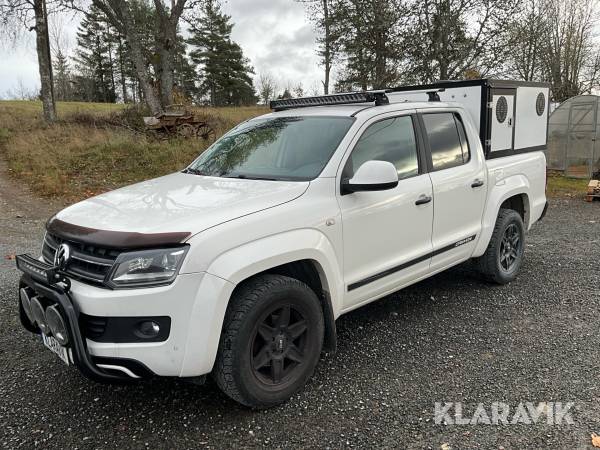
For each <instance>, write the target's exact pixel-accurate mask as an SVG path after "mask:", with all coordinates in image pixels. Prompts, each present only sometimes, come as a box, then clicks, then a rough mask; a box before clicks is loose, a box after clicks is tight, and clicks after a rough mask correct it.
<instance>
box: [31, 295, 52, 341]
mask: <svg viewBox="0 0 600 450" xmlns="http://www.w3.org/2000/svg"><path fill="white" fill-rule="evenodd" d="M31 312H32V314H33V317H34V318H35V321H36V322H37V326H38V327H39V328H40V330H41V331H42V333H44V334H45V335H46V336H49V335H50V328H49V327H48V323H47V322H46V313H45V312H44V307H43V306H42V304H41V303H40V300H39V299H38V298H37V297H34V298H32V299H31Z"/></svg>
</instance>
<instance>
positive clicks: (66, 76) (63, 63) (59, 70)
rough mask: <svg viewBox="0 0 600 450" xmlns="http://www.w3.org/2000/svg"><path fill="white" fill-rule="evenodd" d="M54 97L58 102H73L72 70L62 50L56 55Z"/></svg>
mask: <svg viewBox="0 0 600 450" xmlns="http://www.w3.org/2000/svg"><path fill="white" fill-rule="evenodd" d="M53 69H54V97H55V99H56V100H57V101H63V102H64V101H69V100H72V94H71V91H72V89H71V81H72V79H71V68H70V67H69V60H68V58H67V56H66V55H65V54H64V53H63V51H62V50H60V49H59V50H58V51H57V52H56V54H55V55H54V64H53Z"/></svg>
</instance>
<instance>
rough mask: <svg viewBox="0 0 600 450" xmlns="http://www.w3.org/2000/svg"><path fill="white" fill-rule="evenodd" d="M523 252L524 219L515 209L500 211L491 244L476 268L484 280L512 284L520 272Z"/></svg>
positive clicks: (476, 261) (477, 261)
mask: <svg viewBox="0 0 600 450" xmlns="http://www.w3.org/2000/svg"><path fill="white" fill-rule="evenodd" d="M515 239H517V240H515ZM524 251H525V226H524V225H523V219H522V218H521V215H520V214H519V213H518V212H516V211H515V210H512V209H501V210H500V212H499V213H498V218H497V219H496V225H495V226H494V231H493V233H492V237H491V239H490V243H489V244H488V247H487V249H486V251H485V253H484V254H483V256H481V257H479V258H477V259H475V264H476V266H477V268H478V270H479V272H480V273H481V275H482V276H483V278H484V279H485V280H487V281H490V282H493V283H497V284H506V283H510V282H511V281H512V280H514V279H515V278H516V277H517V274H518V273H519V270H520V269H521V266H522V264H523V253H524ZM509 254H510V256H507V255H509Z"/></svg>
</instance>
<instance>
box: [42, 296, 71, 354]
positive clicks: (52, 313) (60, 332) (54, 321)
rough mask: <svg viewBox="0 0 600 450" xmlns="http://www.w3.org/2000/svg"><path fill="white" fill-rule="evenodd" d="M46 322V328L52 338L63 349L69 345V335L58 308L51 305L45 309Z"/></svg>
mask: <svg viewBox="0 0 600 450" xmlns="http://www.w3.org/2000/svg"><path fill="white" fill-rule="evenodd" d="M46 321H47V323H48V328H50V331H51V332H52V336H54V338H55V339H56V340H57V341H58V343H59V344H60V345H62V346H63V347H64V346H65V345H67V344H68V343H69V333H68V331H67V325H66V324H65V321H64V319H63V318H62V315H61V314H60V311H59V310H58V306H56V305H52V306H50V307H49V308H47V309H46Z"/></svg>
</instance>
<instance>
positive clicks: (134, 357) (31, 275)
mask: <svg viewBox="0 0 600 450" xmlns="http://www.w3.org/2000/svg"><path fill="white" fill-rule="evenodd" d="M24 262H27V263H28V264H27V265H31V264H36V265H38V266H40V267H41V268H42V269H43V268H49V265H47V264H46V263H43V262H40V261H38V260H36V259H33V258H31V257H30V256H26V255H19V256H17V265H18V267H19V268H20V269H21V270H22V271H23V272H24V274H23V276H22V278H21V283H22V285H23V286H27V287H29V288H30V289H32V290H33V291H35V293H36V294H37V295H39V296H41V297H44V298H46V299H48V300H49V301H50V302H53V303H57V304H58V305H59V307H60V309H61V313H62V314H63V317H64V318H65V319H66V322H68V331H69V335H70V337H71V339H70V340H71V344H70V346H71V348H72V356H73V363H74V364H75V365H76V366H77V367H78V368H79V369H80V370H81V372H82V373H83V374H84V375H86V376H88V377H90V378H93V379H95V380H100V381H113V380H122V379H130V378H145V377H148V376H152V375H159V376H176V377H197V376H201V375H204V374H206V373H208V372H210V371H211V370H212V366H213V364H214V360H215V356H216V351H217V347H218V340H219V336H220V330H221V325H222V320H223V316H224V313H225V307H226V305H227V300H228V298H229V295H230V294H231V291H232V290H233V287H234V286H233V285H232V284H231V283H229V282H227V281H225V280H223V279H221V278H218V277H215V276H212V275H209V274H206V273H194V274H180V275H179V276H178V277H177V279H176V280H175V281H174V282H173V283H172V284H171V285H169V286H160V287H154V288H143V289H127V290H125V289H123V290H110V289H103V288H99V287H95V286H91V285H88V284H83V283H80V282H77V281H74V280H71V281H70V289H65V286H64V285H63V284H52V283H49V282H48V281H47V280H46V278H45V276H43V275H41V274H40V273H37V272H36V271H32V270H27V265H25V264H23V263H24ZM20 309H21V308H20ZM87 316H98V317H108V318H122V317H137V316H143V317H147V316H150V317H166V316H168V317H169V318H170V322H171V323H170V332H169V335H168V337H167V338H166V340H162V341H160V342H115V341H116V340H113V341H112V342H110V340H109V341H107V339H90V338H89V337H86V334H87V333H86V332H85V330H83V329H82V320H81V319H82V317H83V318H85V317H87ZM21 318H22V322H23V325H24V327H25V328H26V329H28V330H29V331H33V332H36V331H37V332H39V330H35V328H33V327H32V326H31V324H30V323H28V319H27V318H26V317H24V314H23V312H22V311H21ZM32 328H33V329H32ZM132 374H133V376H132Z"/></svg>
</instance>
